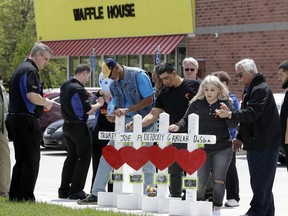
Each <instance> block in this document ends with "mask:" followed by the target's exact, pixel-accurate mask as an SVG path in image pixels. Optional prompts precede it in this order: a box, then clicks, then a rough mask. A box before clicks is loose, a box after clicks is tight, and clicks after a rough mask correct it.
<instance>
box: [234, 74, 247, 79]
mask: <svg viewBox="0 0 288 216" xmlns="http://www.w3.org/2000/svg"><path fill="white" fill-rule="evenodd" d="M245 73H246V72H242V73H238V74H236V77H237V78H238V79H241V78H242V77H243V75H244V74H245Z"/></svg>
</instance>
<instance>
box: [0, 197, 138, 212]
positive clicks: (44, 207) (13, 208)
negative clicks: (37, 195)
mask: <svg viewBox="0 0 288 216" xmlns="http://www.w3.org/2000/svg"><path fill="white" fill-rule="evenodd" d="M90 215H91V216H92V215H93V216H95V215H97V216H98V215H99V216H106V215H108V216H128V215H130V216H132V215H136V214H128V213H121V212H113V211H100V210H95V209H91V208H85V209H72V208H69V207H63V206H59V205H53V204H48V203H39V202H36V203H32V202H9V201H8V199H7V198H2V197H0V216H90Z"/></svg>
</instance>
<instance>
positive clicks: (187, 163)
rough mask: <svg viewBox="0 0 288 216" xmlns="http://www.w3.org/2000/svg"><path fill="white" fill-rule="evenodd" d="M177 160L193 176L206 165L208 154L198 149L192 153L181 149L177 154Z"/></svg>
mask: <svg viewBox="0 0 288 216" xmlns="http://www.w3.org/2000/svg"><path fill="white" fill-rule="evenodd" d="M175 160H176V162H177V163H178V164H179V166H180V167H181V168H182V169H183V170H184V171H185V172H187V173H188V174H189V175H192V174H193V173H194V172H195V171H196V170H198V169H199V168H200V167H201V166H202V165H203V164H204V163H205V161H206V152H205V151H204V150H203V149H196V150H194V151H192V152H189V151H188V150H187V149H180V150H178V151H177V152H176V159H175Z"/></svg>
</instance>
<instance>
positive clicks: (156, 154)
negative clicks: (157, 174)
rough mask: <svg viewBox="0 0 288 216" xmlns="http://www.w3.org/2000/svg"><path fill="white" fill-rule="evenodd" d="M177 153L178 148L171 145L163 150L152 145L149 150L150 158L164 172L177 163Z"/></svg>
mask: <svg viewBox="0 0 288 216" xmlns="http://www.w3.org/2000/svg"><path fill="white" fill-rule="evenodd" d="M176 151H177V148H176V147H174V146H171V145H170V146H166V147H165V148H163V149H161V148H160V147H159V146H157V145H152V146H150V147H149V148H148V157H149V160H150V161H151V162H152V163H153V164H154V165H155V166H156V167H157V168H158V169H159V170H163V169H165V168H167V167H168V166H170V165H171V164H173V163H174V162H175V153H176Z"/></svg>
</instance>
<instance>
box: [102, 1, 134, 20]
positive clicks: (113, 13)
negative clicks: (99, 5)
mask: <svg viewBox="0 0 288 216" xmlns="http://www.w3.org/2000/svg"><path fill="white" fill-rule="evenodd" d="M107 15H108V19H114V18H124V17H135V9H134V4H123V5H111V6H107Z"/></svg>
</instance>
